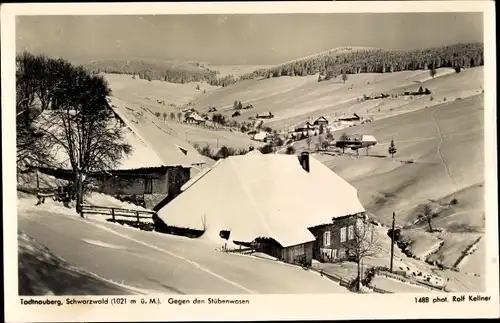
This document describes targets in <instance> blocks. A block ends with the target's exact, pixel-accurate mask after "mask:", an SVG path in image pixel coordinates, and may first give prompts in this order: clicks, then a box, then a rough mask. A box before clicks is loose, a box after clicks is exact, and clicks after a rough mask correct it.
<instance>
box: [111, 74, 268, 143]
mask: <svg viewBox="0 0 500 323" xmlns="http://www.w3.org/2000/svg"><path fill="white" fill-rule="evenodd" d="M105 76H106V79H107V80H108V82H109V83H110V86H111V88H112V89H113V93H112V96H113V97H112V101H113V102H114V104H116V105H117V106H118V107H120V108H122V109H123V108H124V106H126V107H127V109H125V110H123V111H124V113H126V114H127V115H128V116H129V117H130V121H131V122H133V125H134V126H135V128H136V130H137V132H139V135H142V136H144V137H146V139H147V140H148V141H149V142H150V144H151V142H152V144H151V145H153V146H155V145H156V143H157V142H162V140H165V138H163V137H165V133H166V134H167V135H171V136H175V137H177V138H178V139H179V141H183V142H186V143H190V144H192V145H194V144H195V143H197V144H199V145H201V146H204V145H207V144H208V145H209V146H210V147H211V148H212V150H217V149H218V148H220V147H222V146H223V145H226V146H228V147H232V148H245V149H248V147H250V146H254V147H255V146H260V145H261V144H260V143H258V142H255V141H253V140H251V138H250V137H249V136H248V135H246V134H243V133H240V132H236V131H234V132H231V131H228V130H211V129H207V128H203V127H200V126H195V125H189V124H185V123H181V122H178V121H173V120H169V119H170V113H172V112H173V113H175V114H177V113H179V111H180V107H181V106H183V105H185V104H187V103H189V102H191V101H193V100H194V98H196V97H198V96H199V95H202V94H200V93H203V92H202V91H203V90H207V94H203V95H208V91H209V90H210V91H212V90H214V89H216V88H213V87H210V88H207V89H205V88H203V86H201V89H202V90H201V92H200V91H198V90H196V88H195V87H196V85H199V84H197V83H187V84H172V83H167V82H160V81H152V82H148V81H144V80H133V79H131V78H129V77H128V76H127V75H115V74H109V75H108V74H106V75H105ZM137 81H140V83H137ZM141 82H142V83H141ZM205 86H206V84H205ZM191 88H192V89H191ZM158 100H160V101H162V100H164V101H165V105H164V104H160V103H158ZM144 109H146V110H144ZM157 112H159V113H160V114H161V116H160V118H157V117H156V116H155V115H154V113H157ZM163 113H167V118H166V119H164V118H163ZM152 124H153V125H152ZM158 130H161V131H158ZM162 131H163V133H162ZM167 138H168V137H167ZM159 150H160V149H159Z"/></svg>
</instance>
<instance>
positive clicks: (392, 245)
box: [390, 212, 396, 273]
mask: <svg viewBox="0 0 500 323" xmlns="http://www.w3.org/2000/svg"><path fill="white" fill-rule="evenodd" d="M395 222H396V212H392V232H391V235H392V237H391V269H390V271H391V273H392V264H393V262H394V236H395V234H394V225H395Z"/></svg>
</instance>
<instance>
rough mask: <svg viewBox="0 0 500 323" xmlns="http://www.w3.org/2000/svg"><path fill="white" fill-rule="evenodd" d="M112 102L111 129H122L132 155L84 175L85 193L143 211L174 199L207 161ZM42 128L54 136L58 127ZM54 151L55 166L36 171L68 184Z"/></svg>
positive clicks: (65, 165) (60, 153)
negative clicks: (121, 201) (108, 197)
mask: <svg viewBox="0 0 500 323" xmlns="http://www.w3.org/2000/svg"><path fill="white" fill-rule="evenodd" d="M112 103H113V104H111V105H110V106H109V108H110V109H111V111H112V115H113V116H114V118H115V121H113V122H112V123H113V125H112V126H117V125H118V126H120V127H121V128H122V131H123V135H124V138H123V139H124V142H126V143H127V144H129V145H130V146H131V147H132V152H131V153H130V154H129V155H127V156H124V157H123V158H122V159H121V160H120V161H118V163H117V164H116V165H114V166H113V167H112V168H110V169H106V170H88V173H87V178H88V180H89V184H90V186H89V188H90V189H92V190H94V191H97V192H101V193H105V194H109V195H112V196H115V197H119V198H120V199H122V198H125V199H129V200H132V201H140V202H141V203H143V206H145V207H147V208H152V207H153V206H154V205H156V204H157V203H158V202H159V201H161V200H163V199H165V197H166V196H170V197H171V198H173V197H174V196H176V195H177V194H179V193H180V188H181V186H182V185H183V184H184V183H186V182H187V181H188V180H189V179H190V177H191V176H192V174H195V173H196V172H197V171H199V169H200V168H201V166H203V165H204V164H205V163H206V162H207V160H206V159H204V158H203V157H202V156H200V155H199V154H198V152H197V151H196V150H195V149H194V148H193V147H191V146H190V145H189V144H188V143H184V142H182V141H181V140H180V139H179V138H176V137H175V136H174V135H171V134H168V133H166V132H164V131H162V130H160V129H159V128H158V127H157V126H156V125H155V124H153V123H151V121H150V119H149V118H147V117H146V115H147V114H146V112H145V111H140V110H139V108H138V107H134V108H131V107H129V106H126V105H124V104H119V103H121V102H119V103H118V104H117V102H112ZM49 115H50V111H44V113H42V115H41V116H40V118H50V116H49ZM41 124H45V125H47V126H50V127H53V129H52V128H51V129H50V131H53V132H54V131H58V130H57V128H58V127H60V126H59V124H60V123H58V122H51V123H47V122H42V123H41ZM48 130H49V129H48ZM59 131H60V130H59ZM54 149H56V150H57V151H55V155H56V156H57V164H56V165H54V167H52V168H48V167H37V169H38V170H39V171H40V172H41V173H44V174H47V175H52V176H55V177H56V178H60V179H67V180H71V177H72V176H73V174H72V170H71V166H70V163H69V157H68V155H67V153H66V152H65V151H64V150H63V149H58V148H54ZM193 169H194V171H193Z"/></svg>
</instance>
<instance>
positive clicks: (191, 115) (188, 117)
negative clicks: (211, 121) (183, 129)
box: [184, 111, 205, 124]
mask: <svg viewBox="0 0 500 323" xmlns="http://www.w3.org/2000/svg"><path fill="white" fill-rule="evenodd" d="M184 122H186V123H195V124H200V123H204V122H205V118H203V117H201V116H200V115H199V114H198V112H196V111H189V112H186V114H185V116H184Z"/></svg>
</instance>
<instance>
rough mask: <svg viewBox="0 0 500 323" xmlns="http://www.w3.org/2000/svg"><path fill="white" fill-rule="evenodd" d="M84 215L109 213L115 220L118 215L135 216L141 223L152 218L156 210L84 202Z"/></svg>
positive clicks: (82, 210) (82, 211) (136, 220)
mask: <svg viewBox="0 0 500 323" xmlns="http://www.w3.org/2000/svg"><path fill="white" fill-rule="evenodd" d="M81 213H82V216H85V214H98V215H109V216H111V219H112V220H113V221H116V217H125V218H133V219H134V220H135V222H137V223H140V222H141V219H152V218H153V215H154V214H156V212H155V211H149V210H130V209H124V208H118V207H108V206H96V205H88V204H84V205H82V208H81Z"/></svg>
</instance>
